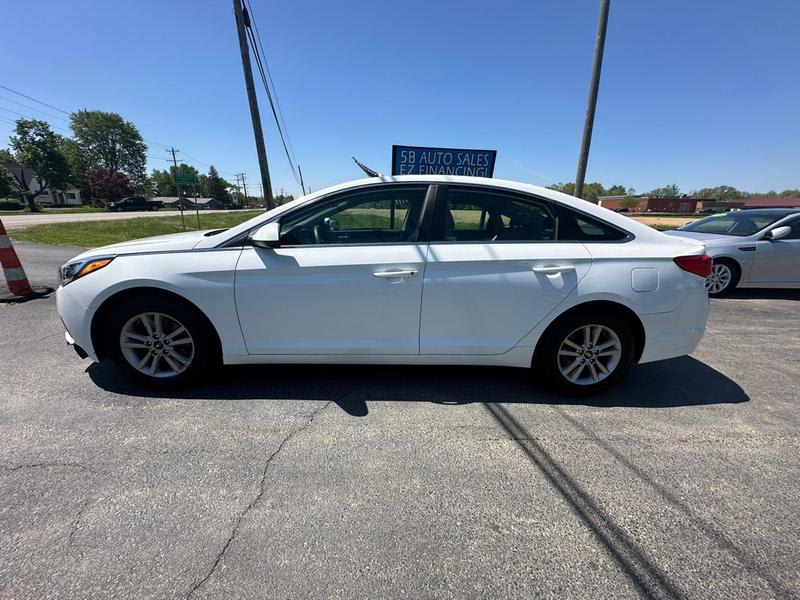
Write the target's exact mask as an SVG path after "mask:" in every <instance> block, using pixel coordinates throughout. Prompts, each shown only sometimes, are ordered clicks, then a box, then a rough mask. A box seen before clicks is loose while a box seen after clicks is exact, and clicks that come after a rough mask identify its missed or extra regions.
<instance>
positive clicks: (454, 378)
mask: <svg viewBox="0 0 800 600" xmlns="http://www.w3.org/2000/svg"><path fill="white" fill-rule="evenodd" d="M87 373H88V374H89V377H90V378H91V379H92V381H93V382H94V383H95V384H96V385H97V386H98V387H100V388H102V389H104V390H107V391H109V392H112V393H115V394H121V395H125V396H134V397H139V398H149V399H186V400H318V401H333V402H336V403H337V404H338V405H339V406H340V407H341V408H342V409H343V410H344V411H346V412H347V413H348V414H350V415H352V416H365V415H367V413H368V409H367V402H374V401H388V402H433V403H437V404H455V405H462V404H471V403H478V402H480V403H512V404H560V405H571V404H583V405H589V406H598V407H638V408H669V407H675V406H696V405H704V404H730V403H738V402H747V401H748V400H749V399H750V398H749V397H748V396H747V394H746V393H745V392H744V390H742V388H741V387H739V385H738V384H736V383H735V382H734V381H732V380H731V379H729V378H728V377H726V376H725V375H723V374H722V373H720V372H719V371H716V370H715V369H713V368H712V367H710V366H708V365H706V364H704V363H702V362H700V361H698V360H696V359H694V358H692V357H688V356H684V357H681V358H675V359H671V360H667V361H661V362H658V363H651V364H646V365H639V366H637V367H635V368H634V369H632V370H631V372H630V373H629V374H628V376H627V377H626V378H625V379H624V380H623V381H622V382H621V383H620V384H619V385H617V386H616V387H615V388H613V389H611V390H609V391H607V392H605V393H603V394H600V395H597V396H592V397H589V398H570V397H565V396H560V395H558V394H555V393H554V392H552V391H551V390H549V389H548V388H546V387H544V386H543V385H542V384H541V383H540V382H539V381H537V377H536V374H535V372H534V373H531V372H530V371H528V370H525V369H513V368H505V367H453V366H448V367H443V366H383V365H257V366H235V367H233V366H231V367H224V368H223V369H221V370H220V372H219V373H217V374H216V375H215V376H214V377H213V378H211V379H210V380H209V381H207V382H205V383H201V384H198V385H197V386H194V387H189V388H181V389H174V390H155V389H150V388H146V387H141V386H139V385H137V384H135V383H132V382H131V381H130V380H128V379H126V378H125V377H124V376H123V374H122V373H121V372H120V370H119V369H118V368H117V367H116V366H114V365H113V364H111V363H109V362H108V361H106V362H104V363H102V364H92V365H91V366H89V367H88V368H87ZM119 401H120V403H123V404H125V403H126V401H125V400H124V399H120V400H119Z"/></svg>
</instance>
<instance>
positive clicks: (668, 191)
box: [647, 183, 681, 197]
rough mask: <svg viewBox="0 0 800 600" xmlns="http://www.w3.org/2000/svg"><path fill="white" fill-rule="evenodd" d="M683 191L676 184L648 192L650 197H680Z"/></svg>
mask: <svg viewBox="0 0 800 600" xmlns="http://www.w3.org/2000/svg"><path fill="white" fill-rule="evenodd" d="M680 194H681V189H680V188H679V187H678V186H677V185H676V184H674V183H670V184H669V185H665V186H664V187H660V188H655V189H654V190H650V191H649V192H647V195H648V196H673V197H674V196H680Z"/></svg>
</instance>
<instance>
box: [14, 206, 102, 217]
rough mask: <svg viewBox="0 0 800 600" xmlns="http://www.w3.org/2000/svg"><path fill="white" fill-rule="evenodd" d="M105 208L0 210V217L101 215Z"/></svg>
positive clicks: (77, 207)
mask: <svg viewBox="0 0 800 600" xmlns="http://www.w3.org/2000/svg"><path fill="white" fill-rule="evenodd" d="M101 212H106V209H105V208H97V207H96V206H73V207H72V208H44V209H42V210H41V211H39V212H31V211H30V209H28V208H21V209H19V210H0V215H68V214H74V213H101Z"/></svg>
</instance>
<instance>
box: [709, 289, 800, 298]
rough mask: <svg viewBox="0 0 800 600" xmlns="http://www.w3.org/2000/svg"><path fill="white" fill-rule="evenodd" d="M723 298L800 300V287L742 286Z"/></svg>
mask: <svg viewBox="0 0 800 600" xmlns="http://www.w3.org/2000/svg"><path fill="white" fill-rule="evenodd" d="M721 299H722V300H800V289H798V290H793V289H788V288H787V289H768V288H740V289H736V290H733V291H732V292H730V293H729V294H726V295H725V296H722V298H721Z"/></svg>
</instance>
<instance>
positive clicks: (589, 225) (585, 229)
mask: <svg viewBox="0 0 800 600" xmlns="http://www.w3.org/2000/svg"><path fill="white" fill-rule="evenodd" d="M558 213H559V214H558V240H559V241H563V242H620V241H622V240H625V239H627V238H628V236H629V234H628V233H627V232H625V231H623V230H621V229H617V228H616V227H614V226H613V225H609V224H608V223H604V222H603V221H601V220H599V219H595V218H594V217H590V216H588V215H584V214H583V213H579V212H577V211H574V210H570V209H569V208H565V207H563V206H561V207H559V209H558Z"/></svg>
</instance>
